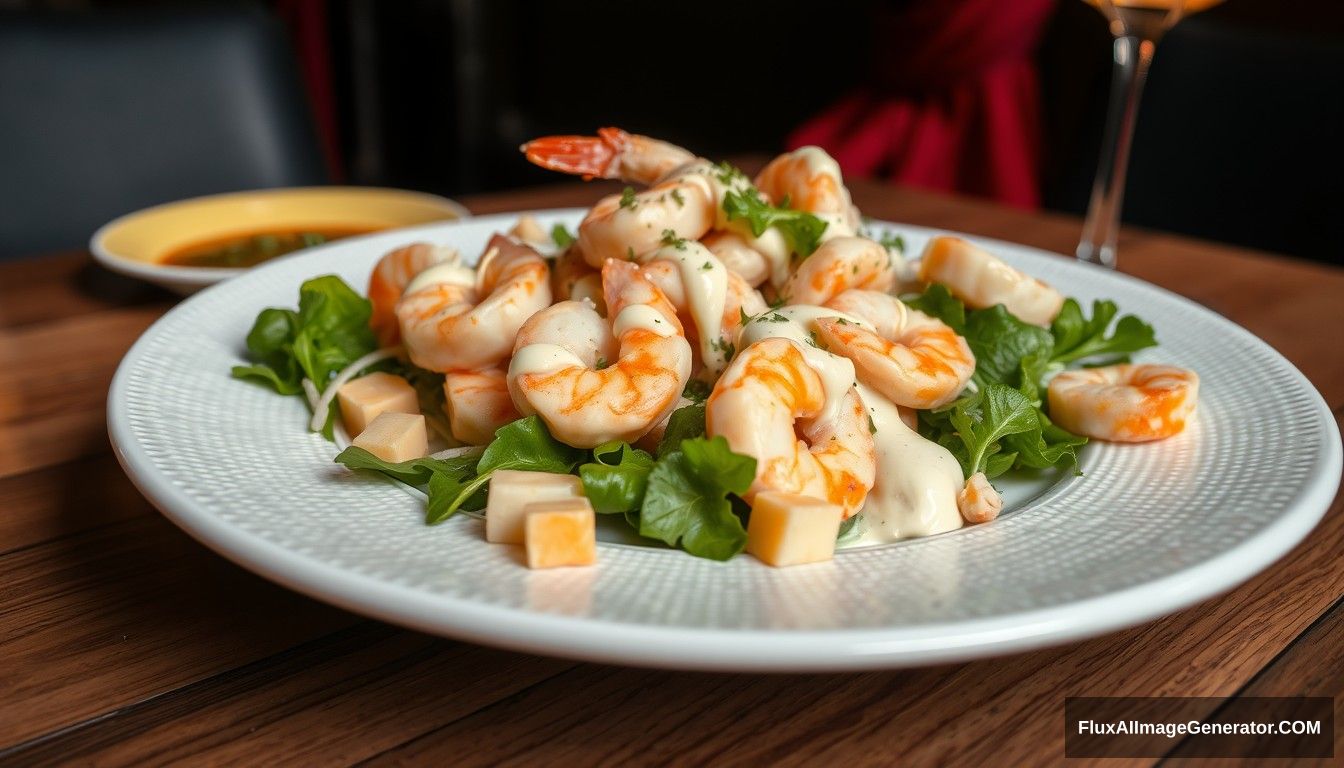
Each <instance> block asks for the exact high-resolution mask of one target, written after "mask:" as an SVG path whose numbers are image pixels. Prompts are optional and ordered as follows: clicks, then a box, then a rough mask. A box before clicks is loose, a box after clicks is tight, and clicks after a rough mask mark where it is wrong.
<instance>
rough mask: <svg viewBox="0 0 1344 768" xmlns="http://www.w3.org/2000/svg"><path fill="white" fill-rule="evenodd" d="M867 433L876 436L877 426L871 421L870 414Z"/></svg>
mask: <svg viewBox="0 0 1344 768" xmlns="http://www.w3.org/2000/svg"><path fill="white" fill-rule="evenodd" d="M868 431H869V432H870V433H872V434H874V435H876V434H877V424H876V423H875V422H874V421H873V417H872V415H871V414H869V416H868Z"/></svg>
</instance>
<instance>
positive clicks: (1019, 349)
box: [962, 304, 1054, 386]
mask: <svg viewBox="0 0 1344 768" xmlns="http://www.w3.org/2000/svg"><path fill="white" fill-rule="evenodd" d="M962 335H964V336H965V337H966V343H967V345H969V346H970V348H971V352H973V353H974V354H975V377H974V380H975V382H976V383H977V384H991V383H998V384H1010V385H1012V386H1016V385H1017V384H1018V377H1019V375H1020V373H1021V371H1022V360H1023V359H1024V358H1026V357H1029V356H1035V357H1036V358H1037V359H1049V358H1050V351H1051V349H1052V348H1053V346H1054V339H1053V338H1052V337H1051V336H1050V332H1049V331H1047V330H1046V329H1044V328H1041V327H1040V326H1037V325H1031V324H1030V323H1024V322H1022V321H1021V320H1018V319H1017V318H1016V317H1014V316H1013V315H1012V314H1011V313H1010V312H1008V310H1007V309H1005V308H1004V306H1003V305H1002V304H999V305H996V306H993V307H990V308H989V309H978V310H976V311H974V312H971V313H970V314H969V315H967V317H966V328H965V330H964V333H963V334H962Z"/></svg>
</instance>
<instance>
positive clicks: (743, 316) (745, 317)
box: [737, 307, 751, 325]
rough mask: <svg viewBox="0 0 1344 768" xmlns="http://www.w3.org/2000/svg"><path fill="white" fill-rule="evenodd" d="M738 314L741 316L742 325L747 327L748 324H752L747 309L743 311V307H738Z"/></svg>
mask: <svg viewBox="0 0 1344 768" xmlns="http://www.w3.org/2000/svg"><path fill="white" fill-rule="evenodd" d="M737 313H738V315H740V316H741V319H742V324H743V325H746V324H747V323H750V322H751V315H748V314H747V310H745V309H743V308H741V307H738V308H737Z"/></svg>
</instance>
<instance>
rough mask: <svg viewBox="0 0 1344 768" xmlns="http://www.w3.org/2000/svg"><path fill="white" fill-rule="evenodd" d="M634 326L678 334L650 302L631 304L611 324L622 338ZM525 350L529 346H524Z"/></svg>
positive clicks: (665, 335)
mask: <svg viewBox="0 0 1344 768" xmlns="http://www.w3.org/2000/svg"><path fill="white" fill-rule="evenodd" d="M632 328H643V329H644V330H648V331H653V332H654V333H656V334H658V335H659V336H662V337H663V338H667V337H668V336H672V335H674V334H676V332H677V331H676V329H675V328H673V327H672V324H671V323H669V322H668V321H667V320H665V319H663V315H662V313H660V312H659V311H658V310H656V309H654V308H653V307H650V306H649V305H648V304H631V305H630V306H628V307H626V308H625V309H622V310H621V313H620V314H619V315H617V316H616V322H614V323H612V324H611V332H612V333H613V334H615V335H616V338H618V339H619V338H620V337H621V336H622V335H624V334H625V332H626V331H628V330H630V329H632ZM523 349H524V351H526V350H527V347H524V348H523Z"/></svg>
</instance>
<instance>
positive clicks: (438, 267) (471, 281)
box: [402, 259, 476, 296]
mask: <svg viewBox="0 0 1344 768" xmlns="http://www.w3.org/2000/svg"><path fill="white" fill-rule="evenodd" d="M445 283H446V284H449V285H460V286H462V287H463V288H475V287H476V270H474V269H472V268H471V267H464V266H462V265H461V264H459V263H458V262H457V260H456V259H454V260H453V261H445V262H444V263H442V264H435V265H434V266H432V267H430V268H429V269H426V270H425V271H423V272H421V273H420V274H418V275H416V276H415V279H413V280H411V282H410V283H409V284H407V286H406V290H405V291H403V292H402V295H407V296H409V295H410V294H412V293H415V292H416V291H419V290H423V289H425V288H428V287H430V286H433V285H442V284H445Z"/></svg>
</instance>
